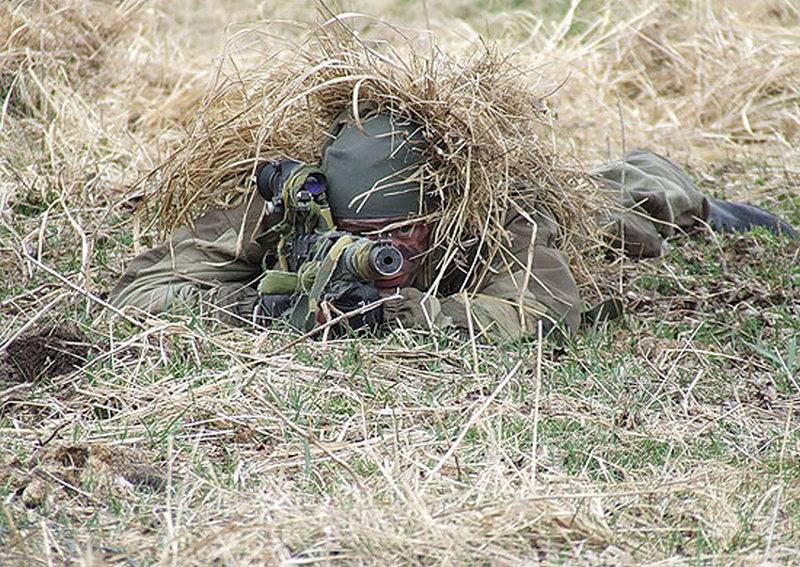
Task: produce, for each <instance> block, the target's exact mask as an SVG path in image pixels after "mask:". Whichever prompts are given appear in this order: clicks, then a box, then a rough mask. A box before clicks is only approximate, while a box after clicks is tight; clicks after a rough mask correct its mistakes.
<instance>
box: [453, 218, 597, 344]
mask: <svg viewBox="0 0 800 567" xmlns="http://www.w3.org/2000/svg"><path fill="white" fill-rule="evenodd" d="M506 228H507V230H508V236H509V240H508V244H507V247H506V248H505V249H504V250H502V251H501V252H500V254H499V258H498V259H497V260H495V262H494V264H493V266H492V268H493V269H492V271H491V272H490V273H489V275H488V277H487V281H486V283H485V284H484V285H483V286H482V287H481V288H480V290H479V291H478V293H476V294H467V293H466V292H462V293H458V294H455V295H452V296H450V297H447V298H445V299H443V300H442V301H441V310H442V314H443V315H445V316H446V317H449V318H450V320H451V321H452V323H453V324H454V325H456V326H457V327H460V328H465V329H466V328H468V327H469V323H470V321H469V318H471V319H472V327H473V331H474V332H475V333H476V334H479V333H482V334H484V335H485V336H486V337H488V338H490V339H492V340H496V341H499V342H504V341H509V340H514V339H517V338H520V337H523V336H526V335H527V336H530V335H532V334H535V333H536V332H537V322H538V321H539V320H542V322H543V323H544V329H545V330H547V329H549V328H551V327H552V326H553V325H554V324H562V325H563V326H564V327H565V328H566V329H567V330H568V331H570V332H575V331H576V330H577V329H578V326H579V325H580V318H581V317H580V314H581V305H582V304H581V298H580V292H579V290H578V286H577V284H576V283H575V279H574V278H573V276H572V272H571V270H570V267H569V259H568V258H567V255H566V254H565V253H564V252H563V251H562V250H560V249H559V247H558V243H557V240H558V231H559V227H558V224H557V223H556V221H555V220H554V218H553V217H552V216H551V215H549V214H548V213H546V212H542V211H534V212H533V213H530V214H529V213H523V212H517V213H512V214H511V216H510V218H509V220H508V222H507V223H506Z"/></svg>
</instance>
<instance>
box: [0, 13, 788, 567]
mask: <svg viewBox="0 0 800 567" xmlns="http://www.w3.org/2000/svg"><path fill="white" fill-rule="evenodd" d="M309 4H310V3H307V2H302V1H300V0H287V1H286V2H282V3H279V2H258V1H256V0H252V1H247V0H218V1H215V0H118V1H113V2H112V1H110V0H109V1H107V2H106V1H101V0H10V1H8V0H6V1H5V2H3V3H2V4H0V282H2V283H1V284H0V350H1V351H2V352H0V564H3V565H31V564H47V565H53V564H65V563H77V564H82V565H83V564H85V565H100V564H120V565H150V564H178V565H195V564H197V565H206V564H212V563H213V564H220V565H238V564H276V563H286V564H305V563H316V562H320V563H322V562H336V563H368V564H398V563H403V564H435V563H444V564H466V563H470V564H471V563H482V564H537V563H544V564H588V565H626V564H650V565H669V564H675V565H683V564H726V565H727V564H735V565H751V564H752V565H756V564H759V565H761V564H791V563H798V562H800V552H799V551H798V549H800V383H799V382H800V357H799V356H798V354H800V348H799V346H798V343H800V247H799V246H798V245H797V243H796V242H789V241H788V240H785V239H781V238H778V237H776V236H773V235H772V234H769V233H766V232H763V231H755V232H753V233H751V234H747V235H738V236H727V235H711V234H708V233H701V234H697V235H694V236H693V237H692V238H689V237H687V236H680V237H677V238H675V239H673V240H672V241H671V242H670V248H669V252H668V254H667V255H666V256H665V257H663V258H659V259H652V260H646V261H632V260H628V259H618V260H616V261H614V262H612V263H610V264H609V265H608V266H607V267H606V268H604V270H605V271H604V273H602V274H598V277H602V278H604V281H610V282H613V285H614V287H615V288H616V289H617V290H618V292H619V294H620V296H621V297H622V298H623V299H624V301H625V304H626V315H625V317H624V318H623V319H622V320H621V321H618V322H615V323H611V324H604V325H601V326H599V327H597V328H593V329H587V330H586V331H585V332H584V333H582V334H581V335H580V336H577V337H573V338H569V339H567V340H565V341H562V342H557V341H553V342H548V343H546V344H537V342H536V341H530V342H522V343H515V344H513V345H504V346H498V345H492V344H487V343H480V342H477V343H476V342H469V341H467V342H465V341H464V340H463V339H462V338H460V337H459V336H458V335H457V334H456V333H455V332H452V333H451V332H439V333H433V334H432V333H428V332H422V331H412V330H399V331H396V332H394V333H391V334H386V335H384V336H381V337H368V338H346V339H341V340H326V341H321V340H299V341H298V340H297V335H296V334H293V333H291V332H288V331H284V330H273V331H269V332H261V333H256V332H252V331H248V330H243V329H233V328H229V327H225V326H223V325H221V324H219V323H215V322H214V321H212V320H207V319H205V318H203V317H201V316H199V315H191V314H189V315H175V316H170V317H161V318H153V319H134V318H125V317H121V316H118V315H115V314H111V315H109V313H108V312H107V310H105V309H104V305H105V298H106V294H107V291H108V289H109V288H110V286H111V285H113V282H114V281H115V279H116V278H117V277H118V276H119V274H120V273H121V271H122V270H123V269H124V266H125V265H126V263H127V262H128V261H129V259H130V258H131V257H132V255H133V254H134V253H136V252H138V251H141V250H143V249H145V248H146V247H147V246H149V245H151V244H153V243H155V242H157V241H158V239H159V238H160V235H159V234H158V227H157V225H156V223H155V222H154V218H153V216H152V215H148V214H140V213H141V211H142V210H144V211H145V212H148V211H150V212H152V207H148V205H149V204H152V203H151V202H149V201H152V200H153V199H154V197H153V195H154V193H152V191H157V190H158V187H157V184H156V185H155V186H154V184H153V183H149V184H148V183H139V181H140V180H141V179H143V178H144V176H146V175H148V174H149V173H150V172H152V171H153V169H154V168H158V167H160V166H162V165H163V164H164V162H165V160H167V158H168V156H170V155H172V152H173V151H174V150H175V149H176V148H178V147H181V144H182V143H183V142H184V141H185V140H186V139H187V137H189V136H190V134H191V133H192V132H193V130H192V129H193V128H195V127H196V124H197V121H196V118H197V115H198V113H200V112H201V109H202V108H203V107H204V104H205V103H207V102H208V100H207V99H206V98H205V95H206V92H207V91H208V89H209V88H210V86H213V85H216V84H218V81H219V73H220V71H221V70H224V71H225V73H228V74H230V73H238V76H239V77H240V78H241V77H243V78H244V79H243V80H245V81H246V80H247V77H248V73H250V72H253V71H252V70H254V69H258V68H259V67H260V66H263V65H265V64H268V63H269V61H270V60H269V59H266V58H265V57H266V55H265V54H266V53H268V52H269V51H270V50H271V49H272V50H279V49H281V48H278V47H276V46H278V45H285V43H282V42H285V40H286V39H294V40H297V41H300V37H301V36H302V34H303V33H305V31H304V29H303V26H301V25H298V24H296V23H291V22H301V23H303V22H305V23H310V22H313V21H315V19H316V18H317V17H318V16H317V12H316V10H315V9H314V8H312V7H309ZM329 7H330V8H331V9H332V10H334V11H336V12H361V13H364V14H369V15H372V16H376V17H380V18H384V19H386V20H388V21H389V22H391V23H393V24H395V25H396V26H398V27H402V28H415V29H423V30H430V32H431V33H432V34H434V35H435V37H436V38H438V45H439V46H440V48H442V49H445V50H447V51H448V52H452V53H453V54H461V53H468V52H469V51H470V50H475V49H479V48H480V45H481V43H482V42H485V43H487V44H493V45H494V44H496V45H497V46H499V49H501V50H502V51H503V52H507V53H515V54H516V55H515V56H516V57H517V58H518V59H519V60H520V61H522V62H524V63H525V64H526V65H529V66H531V67H532V68H535V69H536V70H537V73H536V75H535V77H532V78H531V80H532V81H534V80H535V81H537V84H536V88H537V89H539V90H540V91H541V92H543V93H551V94H550V96H549V97H547V99H546V101H545V102H546V104H547V106H548V108H549V109H550V114H551V115H552V116H553V117H554V121H555V128H554V129H553V130H552V132H550V134H548V137H547V138H546V139H543V140H542V143H546V144H547V145H548V147H549V148H551V149H552V150H553V151H554V152H555V153H557V154H558V155H563V156H565V159H569V160H571V162H572V163H577V164H581V165H582V166H585V167H586V168H589V167H591V166H592V165H595V164H598V163H601V162H602V161H604V160H606V159H609V158H616V157H619V156H620V155H621V154H622V153H623V152H624V151H625V150H626V149H632V148H634V147H639V146H647V147H650V148H653V149H654V150H657V151H659V152H662V153H664V154H666V155H669V156H670V157H672V158H673V159H675V160H676V161H678V162H680V163H682V164H684V165H686V167H687V168H688V169H689V171H690V172H691V174H692V175H693V176H694V178H695V179H696V181H697V183H698V185H699V186H700V187H701V188H702V189H703V190H704V191H706V192H708V193H709V194H712V195H715V196H718V197H725V198H730V199H739V200H747V201H749V202H752V203H754V204H758V205H760V206H762V207H764V208H766V209H768V210H770V211H772V212H775V213H777V214H780V215H782V216H784V217H785V218H787V219H789V220H790V221H791V222H793V223H794V224H795V226H800V150H799V149H798V148H800V80H798V78H800V5H798V3H797V2H796V0H751V1H745V0H728V1H725V0H663V1H658V0H584V1H582V2H581V1H579V0H575V1H573V2H569V1H567V0H552V1H546V0H452V1H450V2H439V1H433V0H429V1H428V2H422V1H418V0H374V1H372V2H366V1H353V2H348V1H346V0H342V1H341V2H340V4H338V5H336V6H333V5H331V6H329ZM359 25H360V26H362V27H361V28H360V29H361V31H362V32H363V33H364V34H365V35H370V34H371V36H378V37H379V36H380V33H381V31H380V28H379V26H373V25H372V24H370V23H369V22H367V23H364V22H363V21H362V23H361V24H359ZM229 39H233V40H234V41H233V43H230V44H229V43H227V42H228V40H229ZM226 45H227V47H226ZM194 132H195V134H196V130H195V131H194ZM249 157H252V156H242V159H247V158H249ZM149 179H151V181H152V180H153V179H154V177H152V176H151V177H150V178H149ZM156 179H157V178H156Z"/></svg>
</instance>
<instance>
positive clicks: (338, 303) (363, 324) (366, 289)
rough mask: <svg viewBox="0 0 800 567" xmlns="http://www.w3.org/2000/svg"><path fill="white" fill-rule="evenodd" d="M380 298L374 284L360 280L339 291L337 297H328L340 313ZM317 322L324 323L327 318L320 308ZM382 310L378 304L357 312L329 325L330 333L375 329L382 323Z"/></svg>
mask: <svg viewBox="0 0 800 567" xmlns="http://www.w3.org/2000/svg"><path fill="white" fill-rule="evenodd" d="M380 298H381V294H380V293H378V289H377V288H376V287H375V286H374V285H370V284H365V283H361V282H354V283H353V284H351V285H350V286H349V287H348V288H347V289H346V290H344V291H343V292H340V293H339V294H338V295H337V297H335V298H333V299H328V301H329V302H330V304H331V305H333V307H334V308H335V309H336V311H339V312H341V313H350V312H351V311H356V310H358V309H361V308H363V307H364V306H366V305H369V304H370V303H374V302H376V301H378V300H379V299H380ZM338 315H339V313H335V312H334V313H330V317H331V318H334V317H336V316H338ZM316 320H317V324H319V325H324V324H325V322H326V320H327V314H326V313H325V312H323V311H322V310H321V309H318V310H317V313H316ZM383 321H384V312H383V306H382V305H378V306H377V307H373V308H372V309H370V310H369V311H366V312H364V313H359V314H358V315H354V316H352V317H349V318H347V319H345V320H343V321H340V322H339V323H336V324H335V325H334V326H333V327H331V330H330V333H331V334H332V335H333V336H334V337H337V336H342V335H344V334H346V333H347V331H348V330H356V329H363V328H367V329H369V330H370V331H376V330H377V329H378V327H380V326H381V325H383Z"/></svg>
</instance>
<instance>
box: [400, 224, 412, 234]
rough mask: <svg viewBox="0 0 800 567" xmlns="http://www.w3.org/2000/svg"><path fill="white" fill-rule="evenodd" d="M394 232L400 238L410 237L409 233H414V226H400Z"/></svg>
mask: <svg viewBox="0 0 800 567" xmlns="http://www.w3.org/2000/svg"><path fill="white" fill-rule="evenodd" d="M396 232H397V234H399V235H400V236H410V235H411V233H412V232H414V225H413V224H409V225H406V226H401V227H400V228H398V229H397V231H396Z"/></svg>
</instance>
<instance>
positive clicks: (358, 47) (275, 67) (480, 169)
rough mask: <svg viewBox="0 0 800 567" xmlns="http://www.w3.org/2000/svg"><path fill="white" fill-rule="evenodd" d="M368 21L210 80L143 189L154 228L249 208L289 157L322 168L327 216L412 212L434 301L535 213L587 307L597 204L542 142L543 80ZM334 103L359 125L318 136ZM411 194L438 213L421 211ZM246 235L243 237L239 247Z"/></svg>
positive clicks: (503, 246) (599, 196) (509, 62)
mask: <svg viewBox="0 0 800 567" xmlns="http://www.w3.org/2000/svg"><path fill="white" fill-rule="evenodd" d="M377 24H379V22H378V23H376V22H375V21H374V20H372V19H369V18H367V19H366V20H365V19H364V18H363V17H361V16H358V15H356V14H344V15H339V16H333V15H331V16H330V17H329V18H328V19H326V20H325V21H324V22H322V23H320V24H319V25H312V26H306V29H307V30H308V33H307V34H306V35H304V36H303V37H302V38H300V39H297V35H296V34H295V35H292V37H293V38H295V39H297V41H293V42H291V43H290V44H289V45H288V46H287V47H286V48H285V49H281V48H280V47H278V46H273V47H272V48H271V49H274V50H275V51H274V52H272V55H274V57H272V56H271V57H270V58H269V59H268V64H267V63H265V64H264V65H263V66H259V67H257V68H255V69H252V70H251V71H249V72H248V73H242V72H241V68H240V67H236V68H235V69H233V70H232V72H230V73H228V72H226V71H225V69H220V75H219V79H218V81H217V83H216V84H215V85H214V86H213V87H212V89H211V90H210V91H209V93H208V94H207V96H206V98H205V99H204V103H203V107H202V109H201V111H200V112H198V113H197V119H196V122H195V124H194V125H193V127H192V128H191V129H190V132H189V135H188V136H187V138H186V139H185V140H183V141H182V142H181V143H180V145H179V146H178V147H177V148H176V150H175V151H174V152H173V153H172V154H171V155H170V156H169V158H168V159H167V160H165V162H164V163H163V164H161V165H160V166H159V167H158V168H157V169H154V170H153V172H152V173H151V174H150V175H149V176H148V177H147V179H146V181H147V182H153V183H154V184H155V187H156V191H157V193H158V195H159V196H160V197H161V198H160V199H157V200H154V199H149V200H148V202H150V203H154V204H157V206H158V211H157V212H158V216H159V220H160V225H161V226H162V227H163V228H165V229H167V230H170V229H174V228H175V227H177V226H179V225H180V224H181V223H184V222H186V221H187V220H188V219H189V218H191V217H192V216H195V215H197V214H199V213H201V212H202V211H204V210H207V209H209V208H212V207H231V206H235V205H236V204H238V203H240V202H242V200H243V199H247V200H250V202H251V203H252V204H253V206H258V204H257V202H256V201H255V200H253V199H252V196H253V189H254V187H253V184H252V179H253V174H254V173H255V171H256V167H257V165H258V164H259V163H261V162H263V161H264V160H265V159H267V160H269V159H274V158H276V157H279V156H287V157H291V158H293V159H296V160H299V161H303V162H306V163H320V165H321V168H322V169H323V171H324V173H325V174H326V176H327V178H328V180H329V183H330V191H329V193H330V197H329V198H330V202H331V205H332V209H333V211H332V212H333V216H334V217H339V218H340V219H343V220H344V219H347V220H362V219H363V220H366V219H376V218H391V219H398V220H401V219H403V218H405V217H408V216H412V217H413V216H414V215H417V214H422V215H424V218H425V219H426V222H429V223H430V225H431V227H432V230H431V236H430V247H431V250H432V254H431V258H436V260H435V261H433V260H432V261H431V262H430V264H431V269H432V270H435V271H436V275H435V277H433V278H432V283H431V290H432V291H433V292H434V293H435V292H436V290H437V289H438V286H439V285H440V284H441V285H444V286H445V287H446V286H448V285H451V282H455V284H454V285H455V286H456V287H457V288H459V289H462V288H463V289H464V290H469V291H474V290H477V289H479V288H480V286H481V285H482V282H483V280H484V277H485V276H486V275H487V274H488V273H489V271H490V270H491V268H492V264H493V263H496V262H497V261H501V259H502V258H501V256H503V255H504V254H506V252H507V251H508V250H509V246H512V245H517V244H516V243H511V242H510V240H509V234H508V229H507V227H506V221H507V213H508V212H509V211H516V210H517V209H518V208H520V209H522V210H532V206H533V205H535V206H538V207H541V208H544V209H546V210H547V211H549V212H550V213H552V215H553V216H554V217H555V218H556V219H557V221H558V223H559V225H560V226H561V227H562V228H563V231H562V233H561V234H560V235H559V238H560V239H561V241H562V242H561V246H562V247H563V249H564V250H565V252H566V253H567V254H568V255H569V256H570V258H571V260H572V266H571V267H572V270H573V273H574V274H575V276H576V279H577V280H578V281H579V283H581V285H584V287H585V288H586V290H587V294H588V295H587V297H590V296H591V294H592V293H593V291H594V290H595V289H596V287H597V286H595V285H594V283H592V282H593V274H595V273H596V272H597V270H596V269H595V265H596V264H597V263H598V262H599V261H600V253H599V252H598V250H599V247H598V245H597V244H598V227H597V223H596V222H595V220H594V219H596V213H597V211H598V210H601V209H602V210H606V209H607V208H608V206H607V205H606V203H605V200H606V196H605V194H604V192H603V191H602V190H601V189H600V188H599V187H598V185H597V183H596V182H595V181H593V180H592V179H591V177H590V176H589V175H588V174H586V172H585V171H584V169H583V168H582V167H580V164H578V163H575V162H574V161H572V160H571V159H563V158H562V157H561V156H560V155H558V153H556V151H555V150H556V146H555V145H554V144H551V140H552V139H554V138H553V130H552V115H551V113H550V112H549V111H548V109H547V105H546V100H545V98H546V97H547V96H549V95H547V94H543V93H549V92H552V91H551V90H549V88H550V85H548V84H547V83H546V82H544V81H543V80H542V77H541V74H540V73H539V72H538V71H537V70H536V69H535V68H532V67H531V66H530V65H527V64H522V63H521V62H520V60H519V59H518V58H515V56H513V54H507V53H503V52H502V51H501V50H500V49H499V48H497V46H491V45H485V44H476V45H471V46H468V47H465V49H464V50H458V52H456V53H448V51H447V50H445V49H443V48H442V47H441V46H439V45H438V44H437V43H436V37H435V36H432V35H431V34H429V33H427V32H422V33H421V35H419V36H416V35H413V34H412V32H410V31H409V30H404V31H402V32H401V31H399V30H397V29H396V28H394V27H392V26H389V25H377ZM271 37H272V36H271ZM421 47H424V48H421ZM231 49H233V47H232V48H231ZM261 60H263V58H262V59H261ZM367 102H368V104H369V105H371V106H370V109H373V114H370V113H369V111H368V110H367V109H366V108H365V103H367ZM345 108H353V109H359V112H358V113H357V114H358V117H357V118H351V119H350V120H348V121H345V122H346V123H345V124H344V125H343V126H342V127H341V128H340V129H339V130H338V132H336V133H337V134H338V135H334V136H331V130H330V128H331V124H332V123H335V122H337V116H338V117H341V112H342V109H345ZM362 109H363V111H362ZM374 109H378V111H379V113H378V114H375V113H374ZM387 117H390V118H387ZM417 125H418V127H417ZM381 132H383V133H382V134H381ZM417 137H419V140H420V141H421V140H423V139H424V141H425V142H426V143H425V144H420V146H421V147H420V150H421V152H420V153H419V154H418V153H417V151H416V150H417V148H416V144H409V143H408V141H409V140H411V141H412V142H415V141H416V140H417ZM404 141H405V143H403V142H404ZM326 144H327V145H326ZM387 155H388V156H389V158H388V159H387ZM423 158H424V161H423ZM376 182H377V183H376ZM423 187H424V197H425V198H428V197H430V198H432V199H435V209H434V207H426V206H425V205H426V202H425V201H426V199H424V198H423V195H422V194H421V192H420V188H423ZM153 208H155V207H153ZM426 209H428V210H426ZM386 215H389V216H386ZM252 236H253V235H251V234H246V233H245V232H244V230H243V231H242V232H241V233H240V243H241V246H244V243H245V241H246V240H247V239H248V238H252ZM431 275H433V274H431Z"/></svg>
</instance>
